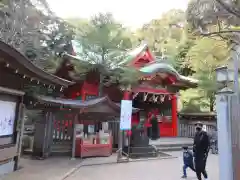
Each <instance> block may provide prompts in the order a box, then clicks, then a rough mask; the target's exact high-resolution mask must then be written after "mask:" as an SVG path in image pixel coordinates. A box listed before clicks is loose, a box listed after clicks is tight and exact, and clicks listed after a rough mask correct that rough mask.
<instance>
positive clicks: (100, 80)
mask: <svg viewBox="0 0 240 180" xmlns="http://www.w3.org/2000/svg"><path fill="white" fill-rule="evenodd" d="M104 56H105V48H104V47H103V48H102V62H101V64H100V69H99V72H100V74H99V89H98V96H99V97H102V96H103V88H104V85H103V80H104V75H103V73H104V71H105V58H104Z"/></svg>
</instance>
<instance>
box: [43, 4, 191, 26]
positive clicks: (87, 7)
mask: <svg viewBox="0 0 240 180" xmlns="http://www.w3.org/2000/svg"><path fill="white" fill-rule="evenodd" d="M47 1H48V3H49V5H50V7H51V8H52V10H53V11H54V12H55V13H56V14H57V15H58V16H60V17H62V18H69V17H80V18H89V17H91V16H92V15H94V14H96V13H98V12H111V13H112V14H113V16H114V17H115V18H116V19H117V20H118V21H120V22H121V23H123V24H124V25H126V26H129V27H132V28H137V27H140V26H141V25H143V24H144V23H147V22H149V21H150V20H151V19H154V18H159V17H160V16H161V14H162V13H164V12H166V11H168V10H170V9H173V8H175V9H183V10H184V9H186V7H187V3H188V0H147V1H146V0H145V1H144V0H142V2H141V1H140V0H118V1H116V0H47Z"/></svg>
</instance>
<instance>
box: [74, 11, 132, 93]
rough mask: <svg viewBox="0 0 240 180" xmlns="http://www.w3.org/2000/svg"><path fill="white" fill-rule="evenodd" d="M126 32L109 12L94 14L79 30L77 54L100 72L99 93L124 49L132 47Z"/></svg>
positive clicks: (120, 58)
mask: <svg viewBox="0 0 240 180" xmlns="http://www.w3.org/2000/svg"><path fill="white" fill-rule="evenodd" d="M126 32H127V31H126V30H125V29H124V28H123V26H122V25H121V24H119V23H118V22H116V21H115V20H114V18H113V16H112V15H111V14H110V13H106V14H101V13H100V14H98V15H96V16H94V17H93V18H92V19H91V21H90V22H89V23H88V24H86V25H85V27H82V28H81V29H80V30H79V34H78V35H77V41H78V42H79V44H80V48H81V51H80V52H78V53H77V55H78V56H79V57H80V58H81V60H82V61H84V62H87V64H88V67H89V68H91V69H93V68H95V69H97V70H98V72H99V73H100V82H99V85H100V88H99V89H100V92H99V94H100V95H102V89H103V82H104V79H106V77H110V75H113V74H116V73H113V70H114V69H117V68H119V65H118V64H119V63H120V62H121V61H122V60H123V59H124V58H125V53H126V50H127V49H129V48H131V47H132V44H131V40H130V37H128V36H127V33H126ZM89 68H88V69H89ZM126 71H128V70H126V69H123V68H121V72H122V73H123V72H126ZM128 72H129V71H128ZM79 73H82V72H79ZM114 79H117V78H115V77H114ZM118 80H119V79H118Z"/></svg>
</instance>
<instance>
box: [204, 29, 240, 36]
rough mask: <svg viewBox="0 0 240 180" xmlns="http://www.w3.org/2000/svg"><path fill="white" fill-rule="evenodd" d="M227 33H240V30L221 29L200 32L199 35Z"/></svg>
mask: <svg viewBox="0 0 240 180" xmlns="http://www.w3.org/2000/svg"><path fill="white" fill-rule="evenodd" d="M228 33H240V30H222V31H214V32H207V33H201V34H200V35H202V36H211V35H218V34H228Z"/></svg>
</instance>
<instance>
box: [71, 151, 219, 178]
mask: <svg viewBox="0 0 240 180" xmlns="http://www.w3.org/2000/svg"><path fill="white" fill-rule="evenodd" d="M171 154H172V155H174V156H178V157H179V158H175V159H162V160H152V161H139V162H130V163H120V164H111V165H110V164H107V165H98V166H85V167H81V168H79V169H78V171H76V172H75V173H73V174H72V175H71V176H69V177H68V178H66V180H79V179H81V180H99V179H103V180H113V179H114V180H122V179H125V180H180V179H181V178H180V177H181V175H182V157H181V155H182V154H181V152H173V153H171ZM207 171H208V174H209V179H210V180H218V179H219V176H218V157H217V156H216V155H209V158H208V163H207ZM188 176H189V177H188V180H197V179H196V175H195V173H193V172H191V170H188Z"/></svg>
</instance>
